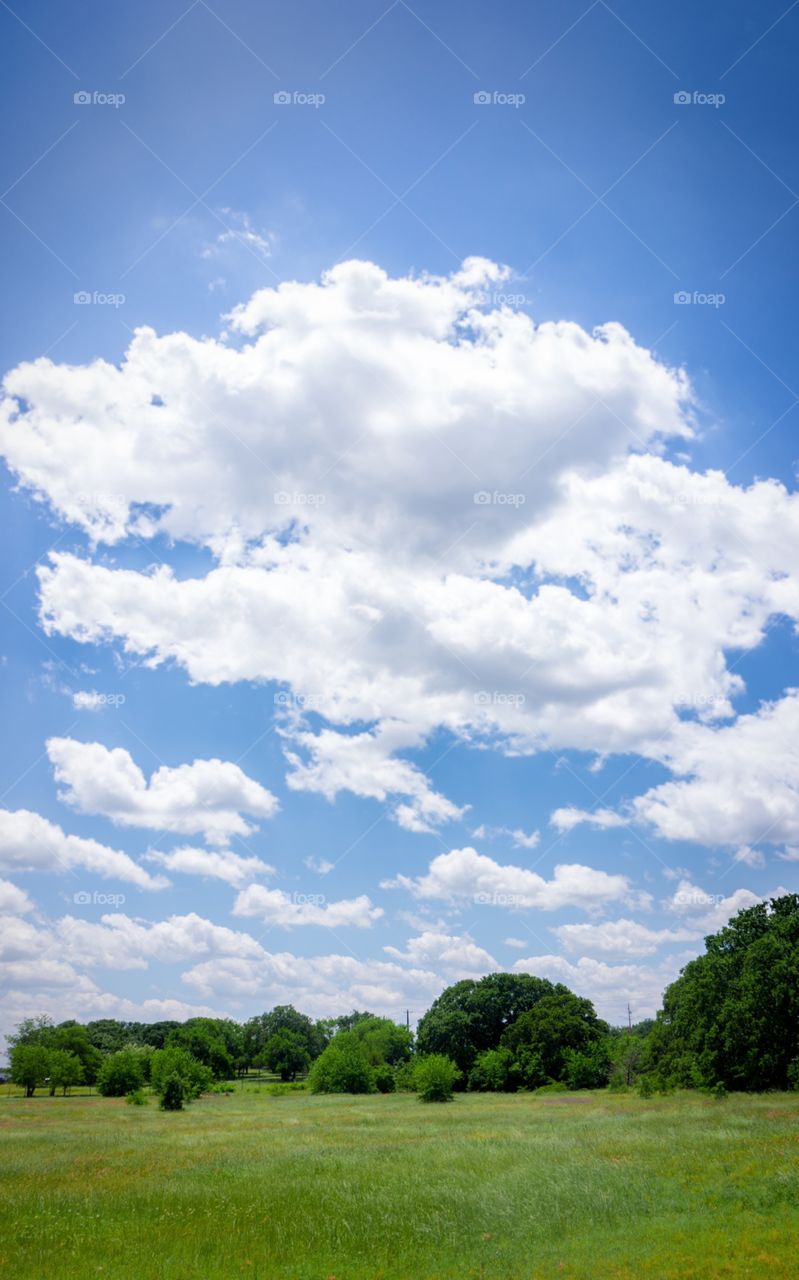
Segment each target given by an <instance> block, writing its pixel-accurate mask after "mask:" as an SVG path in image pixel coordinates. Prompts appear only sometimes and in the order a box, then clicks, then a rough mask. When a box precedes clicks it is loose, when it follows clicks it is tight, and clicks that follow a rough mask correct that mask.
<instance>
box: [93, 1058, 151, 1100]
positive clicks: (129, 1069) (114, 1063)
mask: <svg viewBox="0 0 799 1280" xmlns="http://www.w3.org/2000/svg"><path fill="white" fill-rule="evenodd" d="M143 1084H144V1068H143V1066H142V1059H141V1054H139V1053H137V1052H136V1050H135V1049H132V1048H130V1049H120V1050H119V1051H118V1052H117V1053H112V1054H111V1055H110V1056H109V1057H108V1058H106V1060H105V1062H104V1063H103V1065H102V1067H101V1068H100V1071H99V1073H98V1076H97V1088H98V1090H99V1092H100V1093H102V1094H103V1096H104V1097H106V1098H123V1097H124V1096H125V1094H126V1093H132V1092H134V1091H135V1090H136V1089H140V1088H141V1087H142V1085H143Z"/></svg>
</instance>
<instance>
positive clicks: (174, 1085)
mask: <svg viewBox="0 0 799 1280" xmlns="http://www.w3.org/2000/svg"><path fill="white" fill-rule="evenodd" d="M185 1099H186V1085H185V1083H184V1081H183V1080H182V1079H181V1077H180V1076H179V1075H171V1076H169V1078H168V1079H167V1080H166V1081H165V1082H164V1092H163V1093H162V1095H161V1109H162V1111H182V1110H183V1103H184V1101H185Z"/></svg>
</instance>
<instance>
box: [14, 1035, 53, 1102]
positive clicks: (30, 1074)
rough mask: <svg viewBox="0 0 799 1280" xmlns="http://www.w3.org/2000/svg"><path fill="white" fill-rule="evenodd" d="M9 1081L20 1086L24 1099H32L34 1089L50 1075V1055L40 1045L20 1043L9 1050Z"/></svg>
mask: <svg viewBox="0 0 799 1280" xmlns="http://www.w3.org/2000/svg"><path fill="white" fill-rule="evenodd" d="M10 1057H11V1079H12V1080H13V1081H14V1084H19V1085H22V1087H23V1089H24V1090H25V1097H26V1098H32V1097H33V1095H34V1092H35V1090H36V1088H37V1087H38V1086H39V1085H42V1084H44V1082H45V1080H46V1079H47V1077H48V1076H49V1074H50V1054H49V1051H48V1050H47V1049H45V1048H44V1046H43V1045H41V1044H36V1043H35V1042H33V1043H30V1044H25V1043H24V1042H23V1043H20V1044H17V1045H16V1046H15V1047H14V1048H13V1049H12V1050H11V1054H10Z"/></svg>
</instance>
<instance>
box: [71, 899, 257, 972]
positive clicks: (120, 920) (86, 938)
mask: <svg viewBox="0 0 799 1280" xmlns="http://www.w3.org/2000/svg"><path fill="white" fill-rule="evenodd" d="M54 935H55V938H56V939H57V943H58V949H59V951H60V952H61V953H63V954H64V955H65V956H66V957H67V959H69V960H70V961H72V963H74V964H80V965H86V966H88V967H90V968H94V967H97V968H108V969H146V968H147V967H148V965H149V964H150V963H151V962H153V961H155V962H158V963H161V964H175V963H178V962H180V961H182V960H191V959H197V958H199V957H201V956H207V955H220V956H238V957H242V958H249V959H258V958H259V957H261V956H262V955H263V954H264V952H263V948H262V947H261V946H260V945H259V943H258V942H256V940H255V939H254V938H252V937H251V936H250V934H248V933H242V932H239V931H236V930H235V929H227V928H225V927H224V926H223V925H217V924H213V923H212V922H211V921H210V920H205V919H203V917H202V916H199V915H197V914H196V913H194V912H191V913H189V914H188V915H184V916H170V917H169V919H167V920H161V921H158V922H155V923H150V922H148V921H144V920H136V919H133V918H131V917H130V916H127V915H124V914H121V913H110V914H108V915H104V916H102V917H101V923H99V924H98V923H96V922H93V921H89V920H81V919H77V918H75V917H74V916H64V917H62V919H61V920H59V921H58V922H57V924H56V925H55V926H54Z"/></svg>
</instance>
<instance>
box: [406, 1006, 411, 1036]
mask: <svg viewBox="0 0 799 1280" xmlns="http://www.w3.org/2000/svg"><path fill="white" fill-rule="evenodd" d="M405 1026H406V1028H407V1029H408V1031H410V1029H411V1011H410V1009H406V1010H405Z"/></svg>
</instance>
